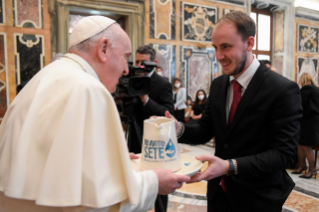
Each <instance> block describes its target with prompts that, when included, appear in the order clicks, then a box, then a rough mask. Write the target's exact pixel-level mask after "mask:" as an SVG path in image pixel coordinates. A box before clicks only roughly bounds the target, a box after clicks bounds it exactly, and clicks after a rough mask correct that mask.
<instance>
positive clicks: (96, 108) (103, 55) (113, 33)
mask: <svg viewBox="0 0 319 212" xmlns="http://www.w3.org/2000/svg"><path fill="white" fill-rule="evenodd" d="M130 55H131V43H130V40H129V38H128V36H127V34H126V33H125V32H124V31H123V30H122V29H121V28H120V26H118V25H117V24H116V23H115V22H114V21H113V20H111V19H109V18H106V17H102V16H89V17H86V18H83V19H82V20H80V21H79V23H78V24H77V25H76V26H75V27H74V29H73V32H72V35H71V39H70V49H69V53H68V54H66V55H65V56H64V57H63V58H61V59H59V60H57V61H54V62H53V63H51V64H50V65H48V66H46V67H45V68H43V69H42V70H40V71H39V73H38V74H36V75H35V76H34V77H33V79H32V80H31V81H30V82H29V83H28V84H27V85H26V86H25V87H24V88H23V89H22V91H21V92H20V93H19V95H18V96H17V97H16V98H15V99H14V100H13V102H12V103H11V105H10V107H9V108H8V110H7V112H6V115H5V117H4V119H3V121H2V124H1V127H0V211H1V212H43V211H45V212H60V211H77V212H80V211H81V212H82V211H90V212H96V211H99V212H106V211H108V212H112V211H139V212H140V211H147V210H149V209H151V208H152V207H153V205H154V201H155V198H156V196H157V194H158V193H159V194H168V193H170V192H173V191H174V190H175V189H176V188H179V187H181V186H182V183H183V182H185V181H189V177H187V176H179V175H175V174H173V173H172V172H170V171H168V170H163V169H158V170H149V171H143V172H139V173H135V172H134V171H133V170H132V167H131V163H130V158H129V154H128V149H127V146H126V141H125V138H124V134H123V131H122V127H121V123H120V119H119V115H118V112H117V108H116V105H115V103H114V100H113V98H112V96H111V94H110V93H112V92H114V91H115V89H116V84H117V83H118V80H119V78H120V77H121V76H122V75H123V74H124V75H127V74H128V66H127V60H128V58H129V56H130Z"/></svg>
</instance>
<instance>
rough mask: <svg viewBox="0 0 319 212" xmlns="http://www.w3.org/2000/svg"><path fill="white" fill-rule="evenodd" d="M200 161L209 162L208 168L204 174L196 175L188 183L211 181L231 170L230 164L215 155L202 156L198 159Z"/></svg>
mask: <svg viewBox="0 0 319 212" xmlns="http://www.w3.org/2000/svg"><path fill="white" fill-rule="evenodd" d="M196 159H197V160H200V161H208V167H207V169H206V170H205V171H204V172H199V173H197V174H195V175H194V176H193V177H192V178H191V180H190V181H189V182H188V183H194V182H199V181H201V180H211V179H213V178H216V177H219V176H222V175H225V174H227V173H228V170H229V162H228V161H227V160H223V159H221V158H219V157H216V156H213V155H200V156H197V157H196Z"/></svg>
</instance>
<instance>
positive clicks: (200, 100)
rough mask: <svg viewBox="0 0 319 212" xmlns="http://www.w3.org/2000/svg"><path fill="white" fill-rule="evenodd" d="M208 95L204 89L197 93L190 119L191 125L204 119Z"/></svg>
mask: <svg viewBox="0 0 319 212" xmlns="http://www.w3.org/2000/svg"><path fill="white" fill-rule="evenodd" d="M206 99H207V95H206V93H205V91H204V90H203V89H200V90H198V91H197V93H196V100H195V102H194V105H193V108H192V111H191V115H190V118H189V123H195V122H196V121H197V120H198V119H200V118H201V117H202V112H203V110H204V108H205V102H206Z"/></svg>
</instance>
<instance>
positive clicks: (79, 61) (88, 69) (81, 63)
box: [63, 53, 100, 81]
mask: <svg viewBox="0 0 319 212" xmlns="http://www.w3.org/2000/svg"><path fill="white" fill-rule="evenodd" d="M63 57H65V58H68V59H70V60H73V61H74V62H75V63H77V64H78V65H79V66H81V68H82V69H83V71H85V72H86V73H88V74H90V75H91V76H93V77H94V78H96V79H98V80H99V81H100V79H99V77H98V76H97V74H96V72H95V71H94V69H93V68H92V67H91V66H90V64H88V62H86V60H84V59H83V58H82V57H80V56H79V55H77V54H72V53H67V54H65V55H64V56H63Z"/></svg>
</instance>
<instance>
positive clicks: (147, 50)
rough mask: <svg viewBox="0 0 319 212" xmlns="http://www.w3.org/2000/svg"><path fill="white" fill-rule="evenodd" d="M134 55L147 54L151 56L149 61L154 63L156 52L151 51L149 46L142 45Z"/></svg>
mask: <svg viewBox="0 0 319 212" xmlns="http://www.w3.org/2000/svg"><path fill="white" fill-rule="evenodd" d="M136 53H139V54H149V55H150V56H151V58H150V59H151V61H154V60H155V58H156V51H155V49H153V48H152V47H151V46H149V45H144V46H140V47H138V49H137V50H136Z"/></svg>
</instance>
